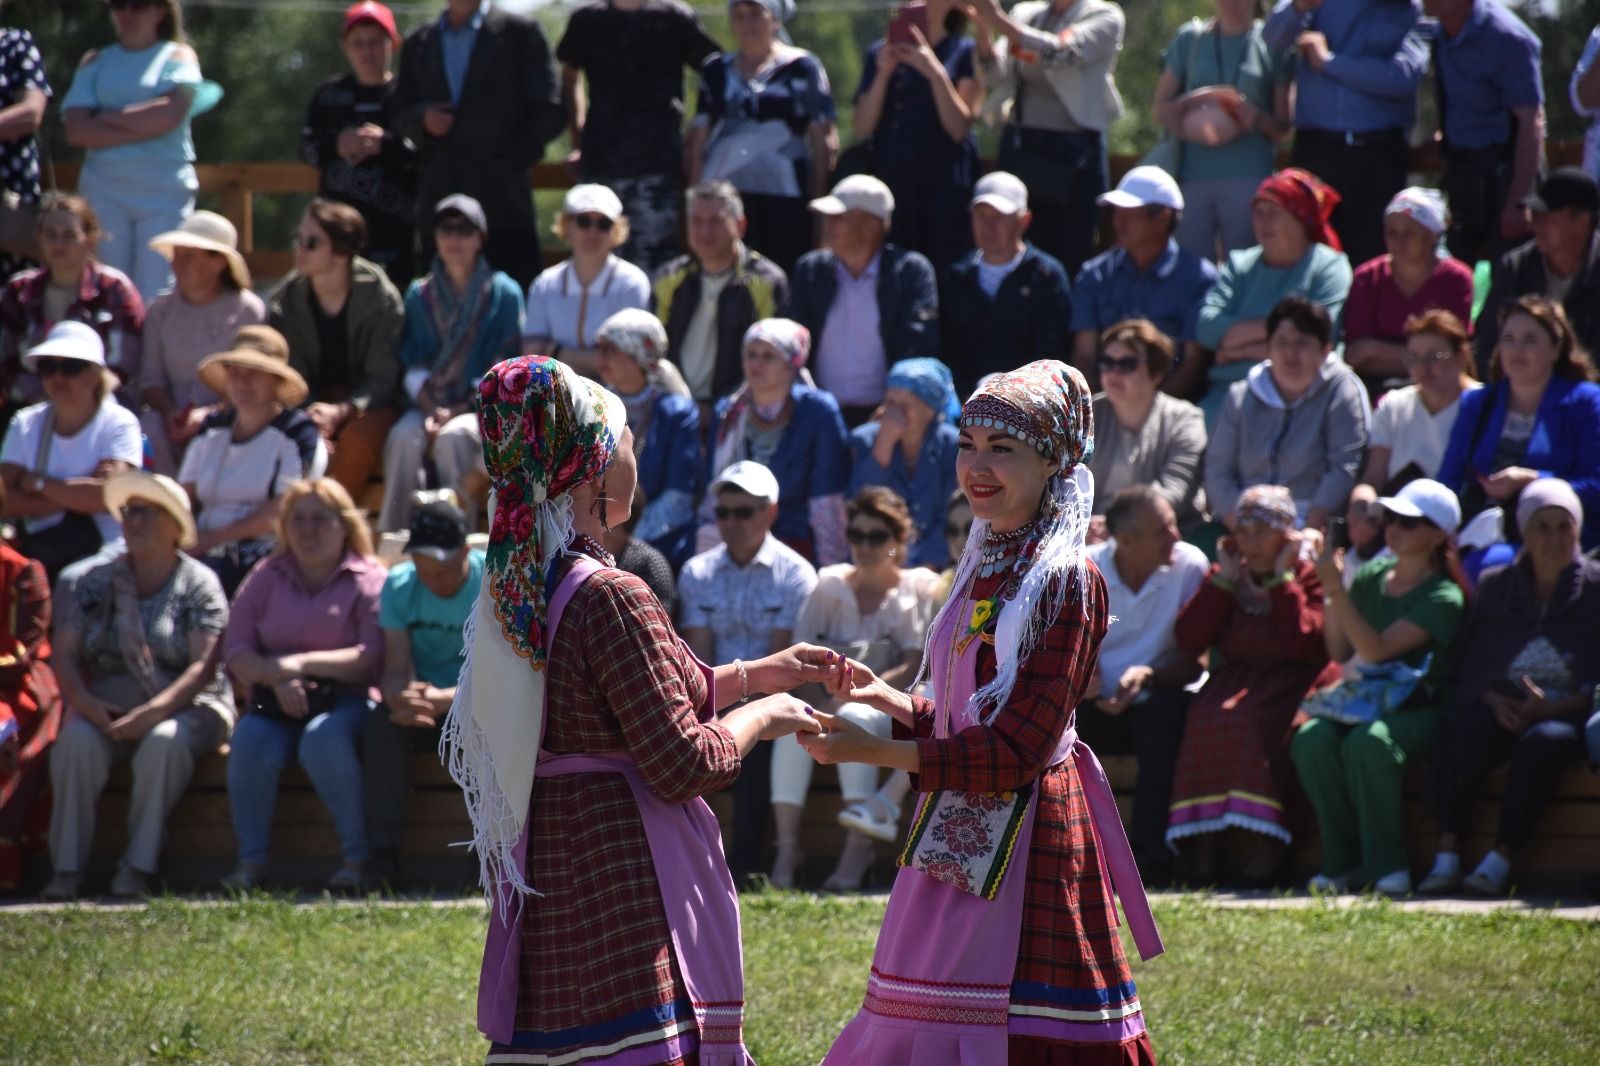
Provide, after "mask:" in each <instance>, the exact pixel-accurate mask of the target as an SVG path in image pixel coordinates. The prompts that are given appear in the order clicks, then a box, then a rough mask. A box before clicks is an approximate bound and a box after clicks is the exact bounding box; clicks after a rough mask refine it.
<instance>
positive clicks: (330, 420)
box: [267, 199, 405, 496]
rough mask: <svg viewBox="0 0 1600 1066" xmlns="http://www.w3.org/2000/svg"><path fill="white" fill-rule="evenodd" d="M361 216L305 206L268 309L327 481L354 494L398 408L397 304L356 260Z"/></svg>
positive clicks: (401, 320) (395, 295)
mask: <svg viewBox="0 0 1600 1066" xmlns="http://www.w3.org/2000/svg"><path fill="white" fill-rule="evenodd" d="M366 226H367V224H366V223H365V222H364V221H362V218H361V213H360V212H359V211H357V210H356V209H355V208H353V207H351V206H350V205H349V204H341V203H335V202H333V201H331V200H320V199H319V200H313V201H311V206H310V207H307V208H306V213H305V214H304V215H303V216H302V217H301V219H300V226H299V229H298V230H297V231H296V233H295V239H294V271H293V272H292V273H291V274H290V275H289V276H288V277H287V278H284V279H283V282H282V283H281V284H280V285H279V286H278V287H277V289H276V290H274V291H273V293H272V296H271V298H270V299H268V301H267V308H268V318H267V321H268V324H269V325H271V326H272V328H273V329H275V330H277V331H278V332H279V333H281V334H283V337H284V339H285V340H286V341H288V342H289V365H290V366H292V367H294V369H295V371H296V372H297V373H299V375H300V376H301V377H302V378H304V379H305V381H306V384H307V385H308V386H309V387H310V389H311V403H310V404H309V405H307V407H306V414H307V415H309V416H310V417H311V421H313V422H315V423H316V424H317V431H318V432H320V433H321V434H322V439H323V440H325V441H327V442H328V451H329V453H330V457H329V460H328V476H329V477H331V478H333V479H334V480H335V481H337V482H338V483H339V484H340V485H341V486H343V487H344V490H345V492H346V493H348V494H349V495H351V496H357V495H359V494H360V493H362V492H364V491H365V490H366V487H367V482H368V481H369V480H370V479H371V478H372V475H373V474H375V473H377V472H378V470H379V467H380V465H381V464H382V462H383V442H384V440H385V439H386V438H387V437H388V435H389V427H390V426H392V425H394V420H395V417H396V415H397V414H398V411H397V405H398V404H399V402H400V365H399V363H398V362H397V361H396V359H395V349H396V348H398V347H399V344H400V333H401V330H402V329H403V328H404V327H405V306H404V304H402V303H401V300H400V293H399V291H398V290H397V289H395V287H394V286H393V285H392V284H390V282H389V278H388V275H386V274H384V272H383V271H382V270H381V269H380V268H379V267H378V266H377V265H376V264H373V263H369V262H367V261H366V260H365V259H363V258H361V256H360V255H359V254H357V253H359V252H360V251H361V248H362V245H363V243H364V242H365V240H366Z"/></svg>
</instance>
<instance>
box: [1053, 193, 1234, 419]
mask: <svg viewBox="0 0 1600 1066" xmlns="http://www.w3.org/2000/svg"><path fill="white" fill-rule="evenodd" d="M1099 202H1100V203H1102V204H1105V205H1108V206H1109V207H1110V208H1111V227H1112V230H1113V232H1115V233H1116V235H1117V243H1116V244H1115V245H1113V246H1112V247H1111V248H1108V249H1107V250H1106V251H1104V252H1102V253H1101V254H1099V255H1097V256H1095V257H1094V258H1093V259H1091V260H1089V261H1088V262H1087V263H1085V264H1083V271H1082V272H1081V273H1080V274H1079V275H1078V278H1077V281H1076V282H1075V284H1074V290H1073V294H1072V330H1073V334H1072V351H1073V363H1074V364H1075V365H1076V366H1077V367H1078V369H1079V370H1081V371H1083V374H1084V377H1086V378H1087V379H1088V380H1090V381H1098V380H1099V379H1098V378H1096V377H1095V375H1094V370H1095V357H1096V356H1098V355H1099V354H1100V335H1101V334H1103V333H1104V332H1105V331H1106V330H1108V329H1110V328H1111V327H1112V326H1114V325H1116V324H1117V323H1119V322H1124V321H1127V320H1128V319H1130V318H1142V319H1144V320H1146V321H1147V322H1150V323H1152V324H1153V325H1154V326H1155V328H1156V329H1158V330H1160V331H1161V332H1162V333H1163V334H1164V335H1165V336H1166V338H1167V340H1168V341H1169V342H1170V343H1169V346H1170V347H1171V349H1172V353H1173V355H1172V358H1171V359H1169V360H1168V361H1167V363H1168V366H1169V367H1172V368H1174V372H1173V374H1172V378H1171V380H1170V381H1168V382H1166V385H1165V387H1166V389H1167V391H1168V392H1170V393H1172V394H1173V395H1174V396H1187V395H1189V394H1191V393H1193V392H1194V391H1195V390H1196V389H1197V388H1198V387H1199V386H1200V385H1201V383H1202V380H1203V377H1204V371H1205V359H1204V354H1203V353H1202V352H1201V351H1200V344H1199V343H1198V342H1197V341H1196V340H1195V329H1196V326H1197V325H1198V323H1199V319H1200V305H1201V304H1202V303H1204V302H1205V299H1206V294H1207V293H1208V292H1210V291H1211V287H1212V285H1214V284H1216V280H1217V268H1216V267H1215V266H1213V265H1212V263H1211V260H1209V259H1203V258H1201V257H1200V256H1197V255H1195V254H1194V253H1193V252H1189V251H1185V250H1184V249H1183V248H1180V247H1179V246H1178V242H1177V240H1176V239H1175V238H1174V237H1173V234H1174V233H1175V232H1176V231H1177V228H1178V221H1179V219H1180V218H1181V217H1182V215H1183V193H1181V192H1179V191H1178V183H1177V182H1175V181H1173V180H1172V177H1171V175H1169V174H1168V173H1167V172H1166V171H1164V170H1162V169H1161V168H1160V167H1148V166H1147V167H1134V168H1133V169H1132V170H1130V171H1128V173H1127V174H1125V175H1123V178H1122V180H1121V181H1120V182H1118V183H1117V187H1116V188H1115V189H1113V190H1111V191H1110V192H1108V193H1104V194H1102V195H1101V197H1100V200H1099ZM1102 384H1103V383H1102ZM1156 384H1157V385H1161V384H1162V382H1161V381H1158V382H1156Z"/></svg>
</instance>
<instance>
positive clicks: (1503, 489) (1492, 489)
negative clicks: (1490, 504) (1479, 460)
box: [1478, 466, 1539, 503]
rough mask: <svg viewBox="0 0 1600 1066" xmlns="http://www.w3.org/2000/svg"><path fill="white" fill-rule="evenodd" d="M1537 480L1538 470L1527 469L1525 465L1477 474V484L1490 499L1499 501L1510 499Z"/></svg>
mask: <svg viewBox="0 0 1600 1066" xmlns="http://www.w3.org/2000/svg"><path fill="white" fill-rule="evenodd" d="M1537 480H1539V472H1538V471H1537V470H1529V469H1528V468H1527V467H1525V466H1508V467H1506V468H1505V469H1504V470H1496V471H1495V472H1494V473H1492V474H1489V475H1487V476H1485V475H1482V474H1480V475H1478V484H1479V485H1481V486H1483V491H1484V493H1485V494H1486V495H1487V496H1488V497H1489V498H1490V499H1491V500H1498V501H1499V502H1501V503H1504V502H1506V501H1507V500H1509V499H1511V497H1513V496H1515V495H1516V494H1517V493H1519V492H1521V491H1522V490H1523V489H1525V488H1527V487H1528V485H1530V484H1531V483H1533V482H1535V481H1537Z"/></svg>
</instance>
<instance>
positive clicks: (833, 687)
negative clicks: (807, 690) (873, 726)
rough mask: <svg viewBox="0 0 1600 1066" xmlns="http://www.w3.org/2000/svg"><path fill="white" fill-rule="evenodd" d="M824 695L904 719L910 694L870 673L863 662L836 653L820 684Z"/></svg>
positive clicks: (908, 707)
mask: <svg viewBox="0 0 1600 1066" xmlns="http://www.w3.org/2000/svg"><path fill="white" fill-rule="evenodd" d="M823 687H824V688H826V689H827V691H828V695H829V696H831V697H833V698H834V699H835V700H837V701H839V702H840V703H861V704H865V705H866V706H868V707H871V708H872V709H873V710H875V711H882V712H883V713H884V714H887V715H890V716H892V717H895V718H900V719H905V718H906V717H907V716H908V714H909V712H910V709H911V697H910V696H908V695H906V694H905V693H904V692H902V691H900V690H899V689H897V688H895V687H894V686H893V685H891V684H889V683H888V682H887V681H885V680H884V679H883V678H881V677H879V676H878V675H877V674H875V673H873V672H872V670H871V669H870V668H869V667H868V666H867V665H866V664H865V663H858V662H856V661H855V660H854V659H847V658H845V657H844V656H842V655H840V656H838V658H837V660H836V661H835V663H834V667H833V670H832V672H831V673H830V674H829V676H828V679H827V681H826V683H825V684H824V685H823Z"/></svg>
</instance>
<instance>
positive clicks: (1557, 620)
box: [1417, 478, 1600, 896]
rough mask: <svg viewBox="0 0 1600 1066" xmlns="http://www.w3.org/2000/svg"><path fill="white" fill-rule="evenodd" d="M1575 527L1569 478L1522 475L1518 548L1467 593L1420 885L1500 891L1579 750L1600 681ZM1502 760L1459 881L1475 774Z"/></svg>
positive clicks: (1596, 619)
mask: <svg viewBox="0 0 1600 1066" xmlns="http://www.w3.org/2000/svg"><path fill="white" fill-rule="evenodd" d="M1583 524H1584V505H1583V503H1582V502H1581V501H1580V500H1579V498H1578V494H1577V493H1575V492H1573V491H1572V487H1571V486H1569V485H1567V484H1566V482H1564V481H1561V480H1560V479H1558V478H1541V479H1539V480H1538V481H1535V482H1533V483H1531V484H1530V485H1528V487H1527V488H1525V489H1524V490H1523V491H1522V495H1521V496H1520V497H1519V498H1518V500H1517V525H1518V527H1519V528H1520V529H1521V531H1522V543H1523V547H1522V550H1521V551H1520V552H1519V553H1518V555H1517V558H1516V561H1515V562H1513V563H1512V564H1511V565H1510V566H1506V567H1503V568H1500V569H1497V570H1492V571H1490V572H1488V573H1486V574H1484V575H1483V581H1482V583H1481V584H1480V585H1479V586H1478V591H1477V595H1476V596H1474V597H1473V600H1472V606H1471V609H1470V610H1469V611H1468V612H1467V618H1466V623H1465V626H1464V629H1463V633H1462V637H1461V640H1460V642H1459V650H1458V652H1457V655H1456V663H1457V669H1458V671H1459V672H1458V676H1457V678H1456V687H1455V696H1454V700H1453V701H1452V703H1451V707H1450V711H1449V715H1448V717H1447V718H1446V720H1445V722H1444V723H1443V727H1442V728H1441V729H1440V731H1439V744H1438V750H1437V752H1436V753H1435V755H1434V765H1433V768H1432V769H1433V775H1432V779H1431V784H1432V785H1433V786H1434V787H1433V795H1432V802H1431V804H1430V806H1431V807H1432V813H1433V816H1434V818H1435V819H1436V821H1437V824H1438V827H1439V842H1438V854H1437V855H1435V856H1434V860H1433V867H1432V869H1431V870H1430V871H1429V872H1428V875H1427V876H1426V877H1425V878H1423V880H1422V883H1421V884H1420V885H1418V886H1417V888H1418V891H1420V892H1425V893H1435V892H1453V891H1455V890H1456V888H1457V887H1458V886H1459V887H1461V888H1464V889H1466V890H1467V891H1469V892H1471V893H1473V894H1474V895H1480V896H1498V895H1502V894H1503V893H1504V892H1505V891H1506V888H1507V886H1508V885H1510V884H1511V873H1512V868H1513V864H1514V863H1515V862H1516V859H1517V853H1518V852H1519V851H1521V850H1522V848H1523V847H1524V846H1525V845H1526V844H1527V843H1528V840H1529V838H1530V837H1532V836H1533V830H1534V827H1535V826H1536V825H1538V822H1539V817H1540V815H1541V814H1543V813H1544V808H1545V806H1546V805H1547V804H1548V803H1549V802H1550V799H1551V796H1552V795H1553V794H1554V792H1555V788H1556V783H1557V782H1558V781H1559V780H1560V779H1561V774H1562V772H1563V771H1564V770H1566V769H1567V768H1568V767H1570V766H1572V765H1573V764H1575V763H1577V762H1578V760H1579V759H1581V758H1583V755H1584V737H1583V730H1584V724H1585V722H1586V720H1587V719H1588V718H1589V715H1590V713H1591V709H1592V702H1593V691H1594V686H1595V683H1596V682H1597V681H1600V658H1597V657H1596V656H1595V654H1594V635H1595V633H1596V631H1597V630H1600V563H1597V562H1596V561H1595V560H1593V559H1590V558H1587V557H1585V556H1583V555H1580V554H1579V551H1580V549H1579V546H1578V531H1579V530H1580V529H1582V528H1583ZM1507 763H1509V764H1508V765H1507V767H1506V775H1505V787H1504V799H1503V800H1502V802H1501V806H1500V820H1499V824H1498V826H1497V827H1496V829H1495V833H1494V847H1493V848H1492V849H1491V850H1490V851H1489V852H1488V854H1486V855H1484V856H1483V859H1482V860H1481V861H1480V862H1479V863H1478V865H1477V866H1476V867H1475V868H1474V869H1473V870H1472V872H1471V873H1470V874H1468V875H1467V876H1466V878H1465V879H1463V878H1462V876H1461V870H1462V866H1461V852H1462V848H1461V845H1462V836H1463V835H1464V834H1465V833H1466V831H1467V816H1468V814H1469V812H1470V811H1471V809H1472V802H1473V799H1474V798H1475V797H1476V795H1477V792H1478V786H1479V785H1480V784H1481V783H1482V781H1483V778H1484V775H1485V774H1487V773H1488V772H1489V771H1490V770H1492V769H1493V768H1494V767H1496V766H1499V765H1501V764H1507Z"/></svg>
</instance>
